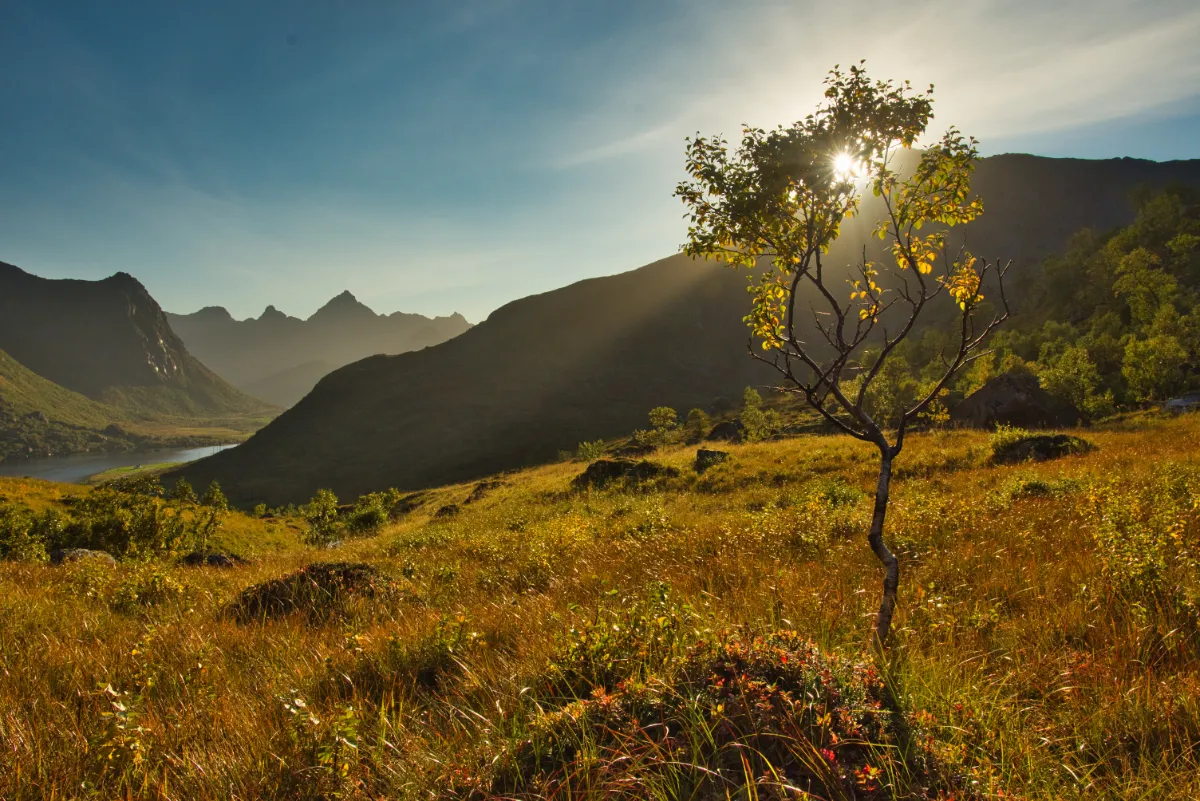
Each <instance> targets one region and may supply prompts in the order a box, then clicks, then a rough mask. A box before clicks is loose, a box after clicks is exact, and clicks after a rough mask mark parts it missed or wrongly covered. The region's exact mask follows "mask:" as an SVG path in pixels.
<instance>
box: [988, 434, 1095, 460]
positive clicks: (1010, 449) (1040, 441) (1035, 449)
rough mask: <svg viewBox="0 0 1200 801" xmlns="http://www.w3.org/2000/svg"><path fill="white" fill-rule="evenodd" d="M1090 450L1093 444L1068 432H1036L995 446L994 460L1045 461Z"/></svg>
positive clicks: (993, 451)
mask: <svg viewBox="0 0 1200 801" xmlns="http://www.w3.org/2000/svg"><path fill="white" fill-rule="evenodd" d="M1090 450H1092V444H1091V443H1090V442H1088V441H1087V440H1084V439H1080V438H1079V437H1072V436H1070V435H1068V434H1034V435H1033V436H1029V437H1020V438H1018V439H1014V440H1012V441H1011V442H1006V443H1004V444H1003V445H1001V446H998V447H995V448H993V450H992V461H993V462H995V463H996V464H1017V463H1020V462H1044V461H1047V460H1049V459H1057V458H1059V457H1060V456H1069V455H1071V454H1073V453H1087V452H1088V451H1090Z"/></svg>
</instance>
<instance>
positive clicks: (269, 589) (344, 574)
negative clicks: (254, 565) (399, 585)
mask: <svg viewBox="0 0 1200 801" xmlns="http://www.w3.org/2000/svg"><path fill="white" fill-rule="evenodd" d="M390 588H391V581H390V580H389V579H388V578H387V577H386V576H385V575H383V574H382V573H380V572H379V570H378V569H377V568H375V567H373V566H371V565H367V564H362V563H355V562H323V563H318V564H312V565H308V566H306V567H303V568H301V569H300V570H297V571H296V572H294V573H290V574H288V575H286V576H282V577H281V578H277V579H272V580H271V581H265V582H263V583H261V584H255V585H253V586H250V587H247V588H246V589H245V590H243V591H242V593H241V595H239V596H238V598H237V600H236V601H234V602H233V604H231V605H230V607H229V608H228V610H227V613H228V614H229V615H230V616H231V617H233V618H234V619H235V620H237V621H239V622H242V623H247V622H251V621H254V620H261V619H268V618H276V617H283V616H285V615H290V614H292V613H293V612H303V613H304V614H305V615H306V616H308V617H309V618H310V619H312V620H323V619H326V618H329V617H331V616H333V615H336V614H339V613H341V612H344V611H346V606H347V603H348V602H349V601H351V600H352V599H354V598H374V597H376V596H378V595H380V594H382V593H384V592H385V591H386V590H388V589H390Z"/></svg>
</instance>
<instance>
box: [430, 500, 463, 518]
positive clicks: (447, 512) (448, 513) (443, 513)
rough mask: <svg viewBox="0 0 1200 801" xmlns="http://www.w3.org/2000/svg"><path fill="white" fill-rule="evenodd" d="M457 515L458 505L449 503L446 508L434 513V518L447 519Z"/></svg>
mask: <svg viewBox="0 0 1200 801" xmlns="http://www.w3.org/2000/svg"><path fill="white" fill-rule="evenodd" d="M456 514H458V504H457V503H448V504H446V505H445V506H443V507H441V508H440V509H438V510H437V511H436V512H434V514H433V516H434V517H442V518H445V517H454V516H455V515H456Z"/></svg>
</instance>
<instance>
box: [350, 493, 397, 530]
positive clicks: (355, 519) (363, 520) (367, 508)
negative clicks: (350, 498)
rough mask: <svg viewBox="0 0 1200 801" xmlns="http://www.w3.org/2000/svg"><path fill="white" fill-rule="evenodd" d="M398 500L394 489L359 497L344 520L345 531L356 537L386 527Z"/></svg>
mask: <svg viewBox="0 0 1200 801" xmlns="http://www.w3.org/2000/svg"><path fill="white" fill-rule="evenodd" d="M399 500H400V492H399V491H397V490H395V489H388V490H384V491H383V492H371V493H368V494H366V495H360V496H359V498H358V500H357V501H355V502H354V506H353V508H351V509H350V513H349V515H348V517H347V518H346V523H345V527H346V531H347V532H349V533H350V534H353V535H356V536H365V535H368V534H374V533H376V532H377V531H379V530H380V529H381V528H383V527H384V526H385V525H387V522H388V519H389V516H390V514H391V511H392V507H394V506H395V505H396V503H397V502H398V501H399Z"/></svg>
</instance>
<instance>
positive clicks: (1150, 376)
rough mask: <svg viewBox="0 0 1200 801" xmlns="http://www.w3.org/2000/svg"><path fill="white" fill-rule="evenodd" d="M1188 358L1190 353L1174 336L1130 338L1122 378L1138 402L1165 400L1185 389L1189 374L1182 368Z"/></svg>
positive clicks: (1126, 347) (1122, 368) (1126, 348)
mask: <svg viewBox="0 0 1200 801" xmlns="http://www.w3.org/2000/svg"><path fill="white" fill-rule="evenodd" d="M1188 358H1189V357H1188V352H1187V351H1186V350H1184V348H1183V345H1181V344H1179V340H1178V339H1176V338H1175V337H1173V336H1162V335H1160V336H1152V337H1147V338H1146V339H1130V340H1129V343H1128V344H1127V345H1126V346H1125V360H1124V362H1123V363H1122V365H1121V375H1123V376H1124V377H1125V380H1126V381H1127V382H1128V383H1129V391H1130V393H1131V394H1132V395H1133V397H1134V398H1136V399H1137V400H1139V401H1158V400H1164V399H1166V398H1169V397H1171V396H1172V395H1174V394H1175V393H1176V392H1178V391H1180V390H1181V389H1183V387H1184V386H1185V384H1186V380H1187V375H1186V374H1185V373H1184V370H1183V368H1184V365H1186V364H1187V363H1188Z"/></svg>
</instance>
